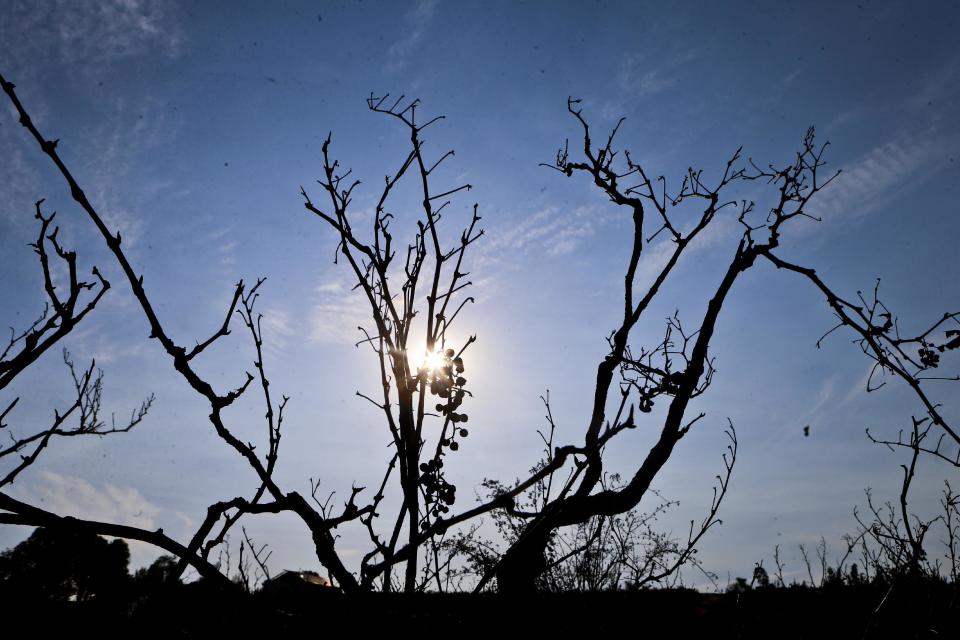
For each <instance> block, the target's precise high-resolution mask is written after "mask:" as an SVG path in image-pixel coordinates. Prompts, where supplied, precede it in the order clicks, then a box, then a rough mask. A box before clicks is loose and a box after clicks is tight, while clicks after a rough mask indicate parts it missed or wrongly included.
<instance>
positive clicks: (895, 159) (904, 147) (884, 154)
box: [811, 127, 956, 219]
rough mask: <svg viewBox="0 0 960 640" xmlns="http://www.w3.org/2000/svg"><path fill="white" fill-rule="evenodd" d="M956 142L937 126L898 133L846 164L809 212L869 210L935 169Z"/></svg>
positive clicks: (843, 213) (829, 213)
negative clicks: (916, 131) (943, 133)
mask: <svg viewBox="0 0 960 640" xmlns="http://www.w3.org/2000/svg"><path fill="white" fill-rule="evenodd" d="M955 142H956V137H955V136H946V137H945V136H944V135H942V132H941V131H939V130H938V129H937V128H936V127H930V128H929V129H926V130H924V131H920V132H918V133H903V134H900V135H898V136H896V137H895V138H893V139H892V140H889V141H888V142H885V143H883V144H881V145H879V146H877V147H874V148H873V149H871V150H870V151H869V152H867V153H866V154H864V155H863V156H861V157H860V158H858V159H856V160H854V161H852V162H850V163H848V164H847V165H845V166H844V167H843V172H842V174H841V175H840V176H839V177H838V178H837V179H836V180H834V181H833V183H831V184H830V186H829V187H827V188H826V189H824V191H823V192H822V193H821V194H819V198H818V199H815V200H813V201H812V202H811V213H813V214H814V215H818V216H822V217H824V218H827V219H829V218H834V217H837V216H862V215H864V214H867V213H870V212H871V211H873V210H875V209H877V208H878V207H880V206H883V205H886V204H888V203H889V201H890V199H891V197H892V196H894V195H896V193H898V192H900V191H903V190H906V189H908V188H910V187H912V186H914V185H916V184H917V183H918V182H919V181H921V180H923V179H924V178H925V177H926V176H925V175H924V173H925V172H927V173H929V172H931V171H934V170H936V168H937V163H938V162H941V163H942V161H944V160H945V159H946V157H947V156H948V155H949V152H950V149H951V147H953V146H954V145H955ZM943 164H945V163H943Z"/></svg>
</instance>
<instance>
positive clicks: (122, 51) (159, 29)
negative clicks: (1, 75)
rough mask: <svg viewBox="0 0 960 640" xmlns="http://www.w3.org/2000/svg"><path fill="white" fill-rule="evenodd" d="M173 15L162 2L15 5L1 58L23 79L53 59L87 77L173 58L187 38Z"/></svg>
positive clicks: (5, 25) (62, 0)
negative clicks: (138, 60)
mask: <svg viewBox="0 0 960 640" xmlns="http://www.w3.org/2000/svg"><path fill="white" fill-rule="evenodd" d="M172 9H173V5H171V4H170V3H168V2H160V1H159V0H103V1H100V2H75V1H72V0H54V1H52V2H49V1H48V2H42V3H38V2H30V1H29V0H27V1H20V2H18V1H16V0H14V1H13V2H7V3H5V4H4V20H3V21H2V22H0V43H3V44H0V54H2V56H0V57H3V58H4V59H6V60H7V61H8V63H9V66H10V67H12V69H11V71H12V70H17V71H18V72H20V73H23V72H25V71H26V69H28V68H32V67H34V65H37V64H43V63H44V62H45V61H47V60H49V58H50V56H53V57H54V59H55V61H56V62H59V63H61V64H63V63H66V64H68V65H70V67H71V69H72V70H73V71H76V72H80V73H84V74H86V73H91V72H96V71H102V70H103V67H104V65H106V64H109V63H111V62H114V61H116V60H120V59H124V58H130V57H133V56H136V55H141V54H144V53H148V52H149V53H159V54H161V55H164V56H167V57H174V56H176V55H178V54H179V53H180V51H181V49H182V46H183V40H184V34H183V30H182V29H181V28H180V26H179V23H178V21H177V19H176V17H175V15H174V14H175V12H174V11H173V10H172Z"/></svg>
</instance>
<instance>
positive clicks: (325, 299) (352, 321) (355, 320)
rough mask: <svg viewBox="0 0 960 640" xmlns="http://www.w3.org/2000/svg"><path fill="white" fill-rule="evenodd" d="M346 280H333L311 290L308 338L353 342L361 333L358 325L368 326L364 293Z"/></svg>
mask: <svg viewBox="0 0 960 640" xmlns="http://www.w3.org/2000/svg"><path fill="white" fill-rule="evenodd" d="M351 287H352V285H349V284H347V282H346V280H340V279H333V280H329V281H326V282H323V283H321V284H319V285H317V287H316V288H315V289H314V295H315V300H316V301H315V302H314V304H313V306H312V308H311V309H310V340H311V342H313V343H315V344H354V343H356V342H357V341H358V340H360V339H361V338H362V337H363V335H362V334H361V333H360V331H359V330H358V329H357V327H360V326H364V327H368V328H369V325H370V311H369V305H368V304H367V301H366V299H365V298H364V297H363V293H362V292H360V291H359V290H357V291H354V290H352V289H351Z"/></svg>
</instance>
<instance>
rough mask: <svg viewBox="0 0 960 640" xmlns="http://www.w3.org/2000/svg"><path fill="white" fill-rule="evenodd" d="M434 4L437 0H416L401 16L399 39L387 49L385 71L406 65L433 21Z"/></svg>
mask: <svg viewBox="0 0 960 640" xmlns="http://www.w3.org/2000/svg"><path fill="white" fill-rule="evenodd" d="M436 6H437V0H417V2H416V3H414V5H413V7H412V8H411V9H410V10H409V11H407V13H406V14H405V15H404V16H403V27H402V30H401V36H400V39H399V40H397V41H396V42H394V43H393V44H392V45H390V48H389V49H387V63H386V67H385V69H386V71H387V73H395V72H397V71H399V70H401V69H403V68H404V67H406V66H407V63H408V62H409V59H410V56H411V55H413V53H414V51H416V48H417V46H418V45H419V44H420V42H421V41H422V40H423V36H424V34H426V32H427V29H428V28H429V27H430V23H431V22H432V21H433V11H434V9H435V8H436Z"/></svg>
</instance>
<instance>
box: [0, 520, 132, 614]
mask: <svg viewBox="0 0 960 640" xmlns="http://www.w3.org/2000/svg"><path fill="white" fill-rule="evenodd" d="M129 562H130V549H129V548H128V547H127V543H126V542H124V541H123V540H113V541H111V542H108V541H106V540H104V539H103V538H101V537H100V536H98V535H96V534H93V533H88V532H85V531H71V530H67V529H59V528H39V529H36V530H35V531H34V532H33V533H32V534H30V537H29V538H27V539H26V540H24V541H23V542H21V543H20V544H18V545H17V546H15V547H14V548H12V549H8V550H7V551H4V552H3V553H2V554H0V591H4V592H6V593H8V594H11V595H16V596H17V597H23V598H27V599H30V598H40V599H45V600H71V599H73V600H78V601H84V600H92V599H103V598H111V597H116V596H118V595H120V594H122V592H123V589H124V588H125V587H126V586H127V584H128V581H129V575H128V574H127V565H128V564H129Z"/></svg>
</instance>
